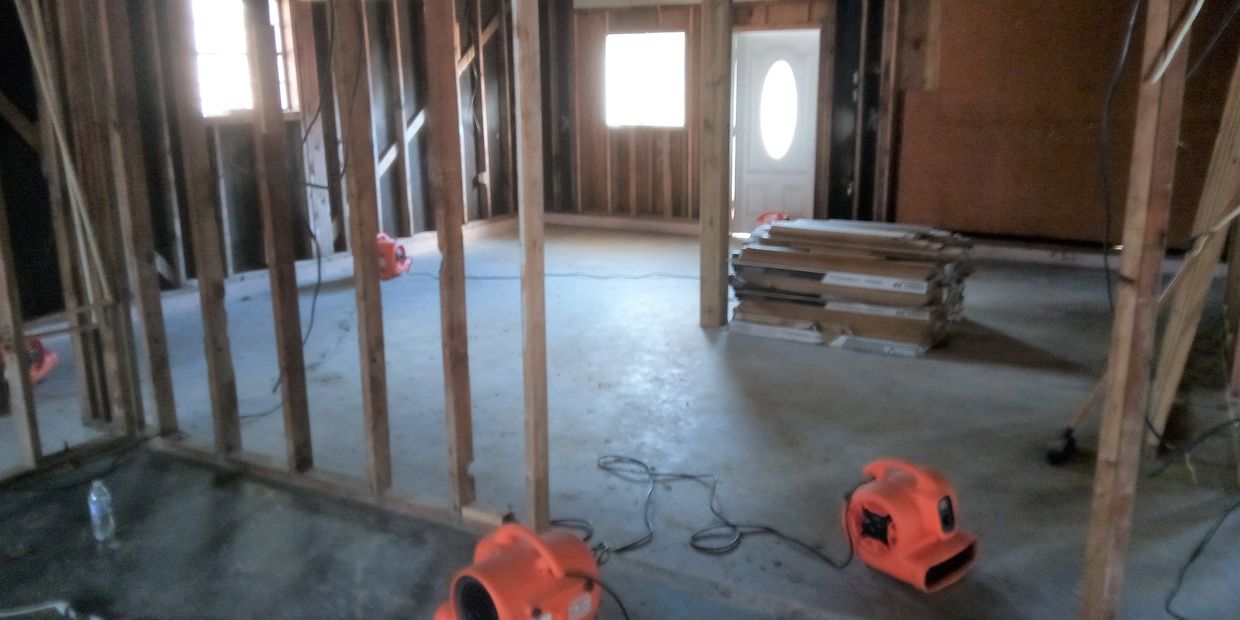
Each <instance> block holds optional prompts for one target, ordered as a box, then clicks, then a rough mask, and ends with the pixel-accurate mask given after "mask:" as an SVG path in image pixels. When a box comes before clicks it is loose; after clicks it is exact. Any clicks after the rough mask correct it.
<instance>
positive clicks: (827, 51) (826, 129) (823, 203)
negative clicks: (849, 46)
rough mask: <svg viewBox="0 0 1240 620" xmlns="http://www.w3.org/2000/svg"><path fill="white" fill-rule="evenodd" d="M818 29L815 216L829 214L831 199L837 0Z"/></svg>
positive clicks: (826, 12)
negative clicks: (828, 205) (832, 111)
mask: <svg viewBox="0 0 1240 620" xmlns="http://www.w3.org/2000/svg"><path fill="white" fill-rule="evenodd" d="M824 7H825V8H824V10H825V14H824V15H823V16H822V24H821V26H819V28H820V30H819V32H818V98H817V102H818V128H817V135H816V136H815V141H814V211H813V213H814V217H816V218H820V219H825V218H826V217H827V203H828V202H830V200H831V182H830V181H831V125H832V122H833V121H834V119H833V118H832V115H831V106H832V103H831V100H832V94H833V93H834V91H835V3H834V2H827V3H825V4H824Z"/></svg>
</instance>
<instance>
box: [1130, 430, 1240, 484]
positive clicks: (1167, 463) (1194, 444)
mask: <svg viewBox="0 0 1240 620" xmlns="http://www.w3.org/2000/svg"><path fill="white" fill-rule="evenodd" d="M1146 420H1147V422H1148V420H1149V418H1146ZM1233 426H1240V418H1238V419H1235V420H1228V421H1226V422H1223V423H1222V424H1217V425H1215V426H1213V427H1211V428H1210V429H1209V430H1207V431H1206V432H1204V433H1202V434H1200V435H1198V436H1197V437H1195V438H1194V439H1193V440H1192V441H1190V442H1188V443H1187V444H1185V445H1184V447H1182V448H1177V449H1175V450H1172V451H1171V452H1168V453H1167V454H1165V455H1164V456H1163V461H1162V464H1161V465H1160V466H1159V467H1158V469H1156V470H1154V471H1153V472H1151V473H1150V477H1151V478H1156V477H1158V476H1160V475H1162V473H1163V472H1165V471H1167V469H1168V468H1169V467H1171V464H1172V463H1173V462H1174V459H1175V458H1176V457H1180V456H1183V457H1185V458H1188V457H1189V456H1191V455H1192V453H1193V451H1194V450H1196V449H1197V448H1198V447H1200V446H1201V444H1202V443H1204V442H1205V441H1206V440H1207V439H1210V438H1211V437H1214V436H1215V435H1218V434H1219V433H1222V432H1223V431H1225V430H1227V429H1229V428H1231V427H1233Z"/></svg>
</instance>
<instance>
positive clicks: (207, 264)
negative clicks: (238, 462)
mask: <svg viewBox="0 0 1240 620" xmlns="http://www.w3.org/2000/svg"><path fill="white" fill-rule="evenodd" d="M163 6H164V8H165V10H166V11H167V12H168V13H167V15H168V23H169V24H170V25H171V31H170V32H169V35H170V36H169V40H170V41H171V45H170V47H171V49H169V50H168V52H169V53H168V54H167V58H168V62H169V65H170V67H171V70H170V71H169V72H168V74H169V75H170V76H171V78H172V87H173V89H174V90H175V92H176V106H177V109H176V122H177V133H178V135H179V137H180V139H181V170H180V172H181V178H182V180H183V182H184V183H185V195H186V201H187V207H188V212H189V223H190V234H192V235H193V247H194V269H195V271H196V272H197V277H198V303H199V306H200V307H201V308H202V345H203V352H204V354H205V356H206V359H207V382H208V383H209V388H210V394H211V414H212V419H213V422H214V424H215V449H216V450H217V451H219V452H234V451H237V450H240V449H241V420H240V417H239V414H238V411H237V377H236V375H235V374H234V371H233V363H232V352H231V350H230V346H229V342H228V315H227V312H226V311H225V308H224V262H223V260H224V258H223V257H224V247H223V244H222V240H221V237H220V226H219V221H218V219H217V218H216V204H215V197H214V195H213V194H212V191H211V179H212V174H211V163H210V161H209V159H208V157H209V154H208V151H207V130H206V126H205V124H204V123H203V120H202V110H201V107H200V103H199V96H198V58H197V55H196V53H195V51H194V29H193V20H192V16H191V15H190V4H189V1H188V0H175V1H173V2H168V3H166V4H164V5H163Z"/></svg>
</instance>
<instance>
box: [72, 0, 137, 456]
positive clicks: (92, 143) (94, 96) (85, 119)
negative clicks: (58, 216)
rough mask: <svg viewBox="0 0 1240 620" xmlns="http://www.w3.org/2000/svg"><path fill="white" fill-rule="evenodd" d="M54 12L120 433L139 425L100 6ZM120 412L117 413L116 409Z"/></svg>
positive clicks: (113, 406)
mask: <svg viewBox="0 0 1240 620" xmlns="http://www.w3.org/2000/svg"><path fill="white" fill-rule="evenodd" d="M62 8H63V9H64V10H63V11H62V12H61V13H60V16H61V18H62V19H61V23H60V26H61V28H62V33H63V35H62V41H70V42H72V44H70V45H67V46H63V47H62V50H61V51H62V52H63V53H64V55H65V58H66V61H65V81H66V85H67V92H68V95H69V98H68V102H69V106H68V111H69V116H70V118H71V119H72V120H73V124H74V146H75V149H76V152H77V155H78V162H79V167H78V169H79V170H80V171H81V176H82V180H83V185H84V187H85V188H86V204H85V211H86V217H85V221H84V223H83V226H84V227H85V228H87V229H88V230H90V231H91V232H92V234H93V236H94V239H95V243H96V245H95V246H94V247H97V248H98V251H97V259H98V260H97V261H96V267H97V269H98V271H97V275H98V277H99V282H100V289H101V292H102V295H101V297H100V299H99V300H98V301H101V302H103V303H102V304H101V308H100V309H99V311H98V313H97V314H96V316H97V317H98V326H99V335H100V338H101V340H102V343H103V349H102V357H103V369H104V375H105V376H106V377H107V387H108V389H107V394H108V397H109V400H110V403H109V405H110V408H111V411H112V415H113V418H114V419H113V422H117V421H119V422H120V424H121V427H122V428H123V429H124V430H125V431H126V432H135V431H137V430H139V429H141V428H142V427H143V425H144V417H143V414H142V409H143V407H142V398H141V388H140V387H139V378H138V368H137V360H136V358H135V357H134V348H135V345H134V339H133V323H132V319H131V318H130V311H129V283H128V282H127V281H126V278H125V266H124V263H125V257H124V253H123V249H122V247H121V246H122V245H123V243H122V240H121V234H120V223H119V221H118V220H117V211H119V208H118V205H117V200H118V194H117V189H118V188H117V178H116V177H115V176H114V173H115V170H116V162H115V161H114V153H113V151H112V133H113V126H112V114H113V111H112V109H111V101H110V99H111V97H110V95H109V85H108V83H107V76H106V75H105V73H106V62H105V59H106V57H107V51H106V46H105V45H104V44H103V41H102V38H103V37H102V33H101V32H100V30H99V25H100V22H102V21H103V16H102V14H101V11H102V7H101V6H100V5H99V4H92V3H81V4H75V3H66V4H64V5H63V7H62ZM117 415H119V416H120V419H119V420H116V419H115V416H117Z"/></svg>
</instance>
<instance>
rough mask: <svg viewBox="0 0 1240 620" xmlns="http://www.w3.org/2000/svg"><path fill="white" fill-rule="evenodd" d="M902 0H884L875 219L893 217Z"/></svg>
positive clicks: (884, 220)
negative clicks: (892, 192)
mask: <svg viewBox="0 0 1240 620" xmlns="http://www.w3.org/2000/svg"><path fill="white" fill-rule="evenodd" d="M902 4H903V2H901V0H883V40H882V50H883V51H882V57H881V69H880V71H879V86H878V130H877V145H876V148H875V155H874V204H873V211H872V217H873V219H874V221H876V222H887V221H892V220H893V219H894V215H895V214H894V213H892V211H891V206H892V205H891V189H892V187H891V184H892V180H893V178H894V173H893V170H892V166H894V165H895V152H896V148H897V144H896V126H897V125H898V124H899V122H900V118H899V114H900V87H899V81H898V79H897V78H898V77H899V75H900V64H899V63H900V57H899V56H900V53H899V51H900V28H901V22H902V18H901V15H900V6H901V5H902Z"/></svg>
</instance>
